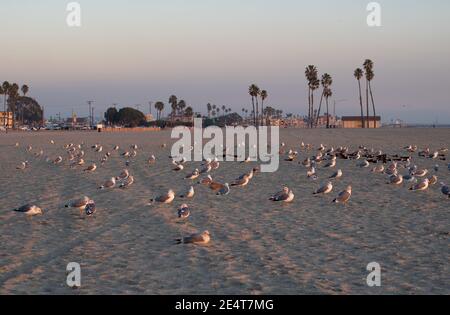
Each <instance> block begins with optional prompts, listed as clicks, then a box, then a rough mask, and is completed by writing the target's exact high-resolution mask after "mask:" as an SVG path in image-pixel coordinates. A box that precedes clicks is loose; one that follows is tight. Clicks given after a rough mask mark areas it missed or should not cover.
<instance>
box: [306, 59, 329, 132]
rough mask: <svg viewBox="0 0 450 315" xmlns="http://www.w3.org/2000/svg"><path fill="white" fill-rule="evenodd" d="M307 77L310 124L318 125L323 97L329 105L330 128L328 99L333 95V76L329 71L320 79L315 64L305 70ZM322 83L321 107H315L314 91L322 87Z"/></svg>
mask: <svg viewBox="0 0 450 315" xmlns="http://www.w3.org/2000/svg"><path fill="white" fill-rule="evenodd" d="M305 77H306V80H307V83H308V116H307V121H308V126H309V127H310V128H313V127H314V126H316V127H317V126H318V124H319V117H320V112H321V110H322V103H323V99H325V103H326V106H327V128H330V111H329V106H328V99H329V98H330V97H331V96H333V91H332V90H331V85H332V84H333V78H332V77H331V75H329V74H328V73H325V74H324V75H322V79H321V80H320V79H319V72H318V71H317V67H316V66H314V65H309V66H307V67H306V70H305ZM320 85H322V94H321V97H320V104H319V109H318V110H315V109H314V91H315V90H317V89H319V88H320Z"/></svg>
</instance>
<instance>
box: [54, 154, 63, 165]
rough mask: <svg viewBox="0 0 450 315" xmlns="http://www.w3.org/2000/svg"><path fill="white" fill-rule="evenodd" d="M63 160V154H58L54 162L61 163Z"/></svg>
mask: <svg viewBox="0 0 450 315" xmlns="http://www.w3.org/2000/svg"><path fill="white" fill-rule="evenodd" d="M62 161H63V158H62V157H61V156H58V157H57V158H56V159H55V160H53V164H60V163H61V162H62Z"/></svg>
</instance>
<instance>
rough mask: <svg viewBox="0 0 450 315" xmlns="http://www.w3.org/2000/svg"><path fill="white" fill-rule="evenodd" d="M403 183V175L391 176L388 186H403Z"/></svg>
mask: <svg viewBox="0 0 450 315" xmlns="http://www.w3.org/2000/svg"><path fill="white" fill-rule="evenodd" d="M402 183H403V176H402V175H391V176H390V177H389V182H388V184H393V185H401V184H402Z"/></svg>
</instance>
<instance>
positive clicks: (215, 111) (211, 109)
mask: <svg viewBox="0 0 450 315" xmlns="http://www.w3.org/2000/svg"><path fill="white" fill-rule="evenodd" d="M206 110H207V112H208V118H215V117H216V116H220V112H222V117H224V116H225V115H227V114H228V113H231V108H229V107H226V106H225V105H222V106H217V105H211V104H210V103H208V104H206Z"/></svg>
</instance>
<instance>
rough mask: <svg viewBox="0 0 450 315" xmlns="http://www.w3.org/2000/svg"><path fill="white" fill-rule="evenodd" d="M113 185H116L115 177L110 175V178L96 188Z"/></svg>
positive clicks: (111, 186)
mask: <svg viewBox="0 0 450 315" xmlns="http://www.w3.org/2000/svg"><path fill="white" fill-rule="evenodd" d="M127 178H128V177H127ZM114 186H116V179H115V178H114V177H111V178H110V179H108V180H107V181H105V182H104V183H103V185H102V186H100V187H98V189H108V188H114Z"/></svg>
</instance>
